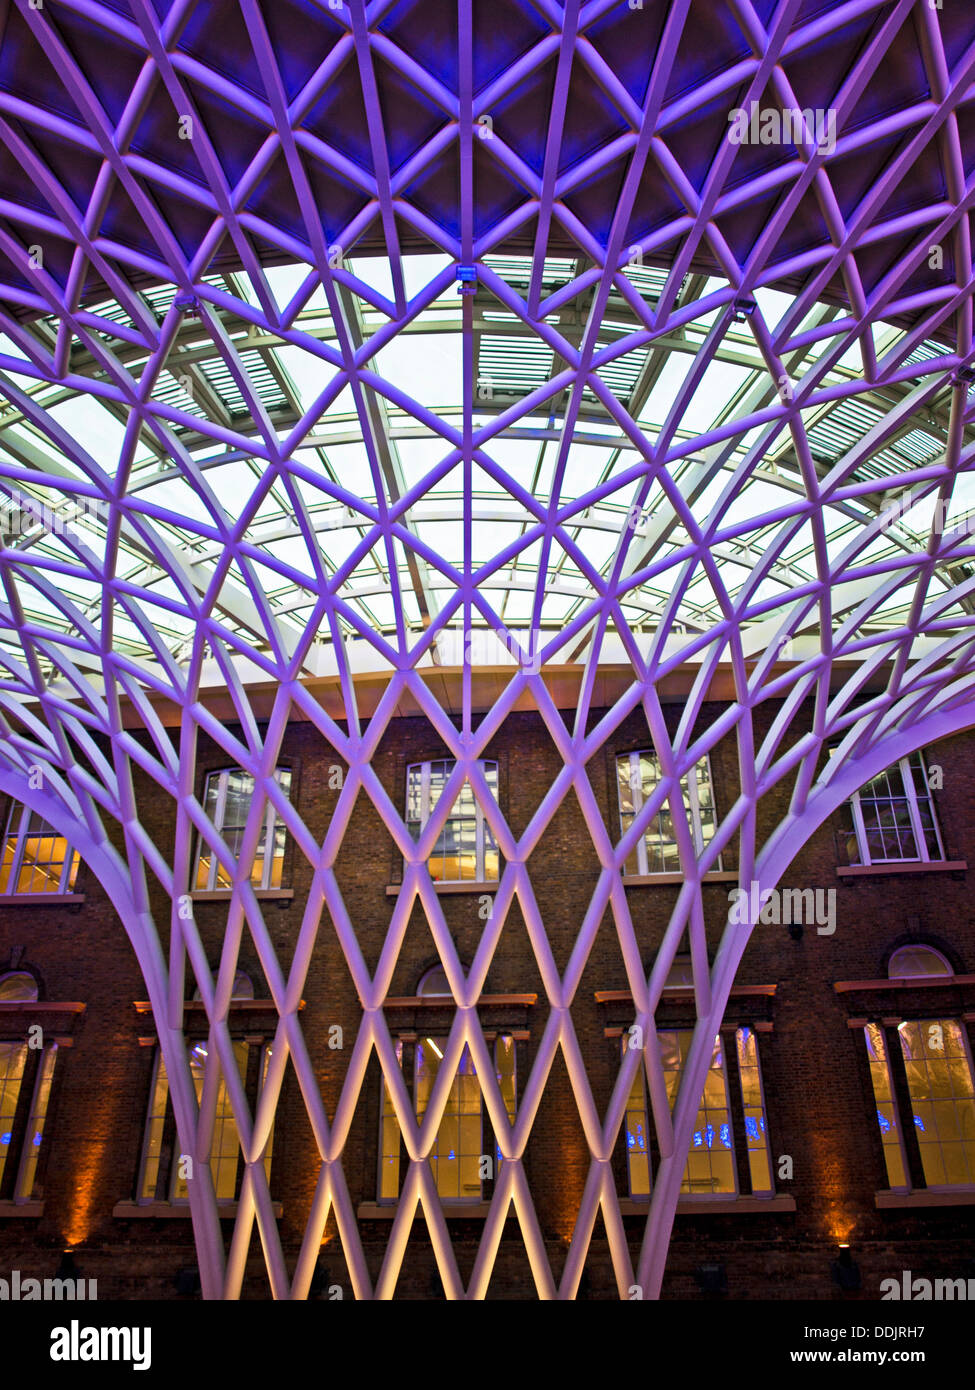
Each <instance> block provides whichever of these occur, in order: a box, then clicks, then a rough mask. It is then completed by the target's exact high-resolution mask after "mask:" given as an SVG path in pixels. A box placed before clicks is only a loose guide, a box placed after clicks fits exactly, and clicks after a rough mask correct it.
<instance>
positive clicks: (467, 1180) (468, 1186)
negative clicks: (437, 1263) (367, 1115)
mask: <svg viewBox="0 0 975 1390" xmlns="http://www.w3.org/2000/svg"><path fill="white" fill-rule="evenodd" d="M446 1047H447V1039H446V1038H419V1039H418V1040H417V1044H416V1052H415V1058H416V1083H415V1096H414V1098H415V1102H416V1118H417V1120H418V1121H419V1122H420V1124H422V1123H423V1117H424V1115H425V1114H426V1112H427V1106H428V1104H429V1102H430V1097H431V1094H432V1092H433V1088H434V1086H435V1084H436V1081H437V1076H438V1075H439V1072H440V1063H441V1062H442V1061H443V1054H444V1051H445V1049H446ZM482 1152H483V1144H482V1142H481V1087H480V1083H479V1082H478V1079H477V1076H476V1074H475V1072H474V1063H473V1061H472V1059H471V1054H470V1050H469V1049H468V1048H466V1047H465V1048H464V1051H463V1054H462V1056H461V1059H460V1065H459V1067H458V1068H457V1072H456V1075H455V1076H454V1079H453V1083H452V1084H451V1087H450V1091H449V1092H448V1095H447V1104H446V1107H445V1108H444V1112H443V1116H442V1117H441V1120H440V1127H439V1129H438V1130H437V1142H436V1144H435V1145H434V1147H433V1152H432V1153H431V1155H430V1166H431V1168H432V1169H433V1176H434V1179H435V1181H436V1184H437V1192H438V1193H439V1194H440V1196H441V1197H442V1198H443V1200H444V1201H445V1202H479V1201H480V1200H481V1154H482Z"/></svg>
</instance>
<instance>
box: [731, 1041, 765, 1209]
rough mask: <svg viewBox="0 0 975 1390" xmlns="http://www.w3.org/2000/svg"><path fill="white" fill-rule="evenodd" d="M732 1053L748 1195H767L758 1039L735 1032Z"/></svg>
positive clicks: (763, 1101)
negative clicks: (749, 1185)
mask: <svg viewBox="0 0 975 1390" xmlns="http://www.w3.org/2000/svg"><path fill="white" fill-rule="evenodd" d="M735 1050H736V1052H737V1053H738V1076H739V1078H740V1080H741V1100H742V1109H743V1110H744V1119H745V1143H746V1145H747V1146H748V1171H749V1174H750V1177H751V1183H752V1192H754V1193H758V1192H771V1191H772V1162H771V1157H770V1155H769V1143H768V1126H767V1125H766V1123H765V1098H764V1096H763V1094H762V1071H761V1068H760V1066H759V1065H758V1035H757V1034H756V1033H755V1030H754V1029H753V1028H738V1029H736V1030H735Z"/></svg>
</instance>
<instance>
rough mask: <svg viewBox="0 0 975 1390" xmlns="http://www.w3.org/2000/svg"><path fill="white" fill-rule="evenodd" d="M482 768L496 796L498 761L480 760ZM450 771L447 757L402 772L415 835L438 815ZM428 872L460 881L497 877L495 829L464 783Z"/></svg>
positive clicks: (409, 824)
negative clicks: (492, 828)
mask: <svg viewBox="0 0 975 1390" xmlns="http://www.w3.org/2000/svg"><path fill="white" fill-rule="evenodd" d="M478 766H479V767H480V769H481V771H482V773H483V775H484V780H485V782H486V784H487V788H488V791H489V793H490V795H491V796H492V798H493V799H494V800H495V801H497V799H498V765H497V763H496V762H485V761H481V762H480V763H479V764H478ZM453 770H454V763H453V762H452V761H451V760H449V759H444V760H441V761H439V762H429V763H414V764H413V765H412V766H411V767H410V768H408V769H407V776H406V823H407V829H408V830H409V832H410V834H411V835H412V836H413V838H414V839H415V840H418V839H419V838H420V834H421V832H422V831H423V829H424V827H425V826H426V824H427V822H428V821H429V819H430V817H431V816H433V815H436V813H437V808H438V805H439V802H440V798H441V795H442V794H443V791H444V788H445V787H446V785H447V779H448V778H449V777H450V774H451V773H452V772H453ZM427 864H428V866H429V869H430V876H431V877H432V878H433V879H435V880H436V881H438V882H441V883H459V882H462V881H464V880H474V881H477V882H487V881H490V880H492V879H496V878H497V877H498V867H499V858H498V846H497V843H496V842H495V839H494V833H493V831H492V830H491V827H490V825H489V824H488V822H487V819H486V818H485V815H484V809H483V807H482V805H481V802H480V801H479V800H478V798H477V797H476V796H475V795H474V790H473V788H472V786H471V784H470V783H469V782H465V783H464V784H463V786H462V787H461V789H460V791H459V792H458V794H457V797H456V799H455V801H454V803H453V805H452V806H451V808H450V811H449V813H448V815H447V818H446V820H445V821H444V824H443V826H442V828H441V830H440V833H439V835H438V836H437V841H436V844H435V845H434V847H433V850H432V852H431V854H430V858H429V859H428V860H427Z"/></svg>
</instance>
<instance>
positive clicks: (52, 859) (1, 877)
mask: <svg viewBox="0 0 975 1390" xmlns="http://www.w3.org/2000/svg"><path fill="white" fill-rule="evenodd" d="M77 875H78V855H77V853H76V851H74V850H73V849H71V847H70V846H69V844H68V842H67V840H65V839H64V837H63V836H62V835H59V834H58V832H57V831H56V830H55V829H54V827H53V826H50V825H48V823H47V821H45V820H42V819H41V817H40V816H38V815H36V814H35V812H33V811H30V810H28V809H27V807H26V806H21V805H19V804H17V803H15V804H14V805H13V807H12V808H11V811H10V815H9V817H8V819H7V833H6V836H5V838H4V842H3V857H2V859H0V893H3V894H14V893H18V894H19V893H73V892H74V885H75V879H76V878H77Z"/></svg>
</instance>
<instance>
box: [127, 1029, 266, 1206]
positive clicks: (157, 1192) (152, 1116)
mask: <svg viewBox="0 0 975 1390" xmlns="http://www.w3.org/2000/svg"><path fill="white" fill-rule="evenodd" d="M233 1050H234V1058H235V1061H236V1064H237V1069H238V1073H239V1076H240V1080H241V1083H242V1084H245V1085H246V1080H247V1059H248V1047H247V1044H246V1043H245V1042H235V1043H234V1044H233ZM270 1058H271V1049H270V1047H269V1046H267V1047H265V1048H264V1049H263V1053H262V1057H261V1063H260V1083H259V1084H260V1086H263V1084H264V1081H265V1079H266V1076H267V1069H268V1066H269V1063H270ZM189 1061H190V1074H191V1076H192V1078H193V1086H194V1090H195V1092H196V1099H197V1103H198V1104H199V1103H200V1102H201V1101H202V1099H203V1095H204V1087H205V1082H206V1073H207V1067H208V1064H209V1051H208V1044H207V1043H205V1042H201V1043H197V1044H195V1045H194V1046H193V1047H191V1049H190V1054H189ZM218 1065H219V1063H218ZM252 1113H253V1107H252ZM167 1138H168V1143H167ZM273 1138H274V1131H273V1127H272V1130H271V1134H270V1135H269V1137H268V1142H267V1146H266V1148H265V1150H264V1171H265V1173H266V1174H267V1176H268V1177H269V1178H270V1175H271V1151H272V1143H273ZM167 1155H168V1159H169V1163H168V1167H169V1179H168V1189H169V1198H170V1200H171V1201H174V1202H185V1201H187V1200H188V1199H189V1186H188V1182H187V1179H188V1177H189V1173H190V1169H189V1165H188V1163H187V1158H188V1157H189V1156H184V1155H181V1154H180V1152H179V1142H178V1139H177V1137H176V1134H175V1129H174V1122H173V1119H172V1110H171V1107H170V1096H169V1079H168V1077H167V1075H166V1064H165V1062H164V1061H163V1057H162V1053H161V1051H160V1052H157V1054H156V1064H155V1070H154V1073H153V1082H152V1091H151V1096H150V1102H149V1113H148V1115H147V1117H146V1130H145V1139H144V1142H143V1150H142V1172H141V1175H140V1178H139V1200H140V1201H142V1202H151V1201H154V1200H162V1201H164V1200H165V1199H166V1186H165V1177H166V1174H165V1172H164V1171H161V1170H162V1168H163V1159H164V1157H166V1156H167ZM239 1166H240V1143H239V1140H238V1134H237V1121H236V1119H235V1117H234V1113H233V1107H232V1105H231V1100H230V1093H229V1090H228V1088H227V1084H226V1080H225V1078H224V1076H223V1075H221V1076H220V1079H219V1081H218V1083H217V1094H216V1108H215V1112H214V1122H213V1131H212V1137H211V1143H210V1170H211V1173H212V1175H213V1186H214V1190H215V1192H216V1197H217V1201H218V1202H232V1201H233V1200H234V1199H235V1197H236V1194H237V1174H238V1169H239Z"/></svg>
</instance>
